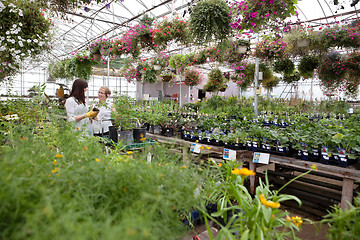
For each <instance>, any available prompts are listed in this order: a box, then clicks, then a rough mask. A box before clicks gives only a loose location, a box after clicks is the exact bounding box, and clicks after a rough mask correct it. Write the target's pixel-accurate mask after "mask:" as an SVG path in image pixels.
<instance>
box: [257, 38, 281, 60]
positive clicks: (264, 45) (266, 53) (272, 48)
mask: <svg viewBox="0 0 360 240" xmlns="http://www.w3.org/2000/svg"><path fill="white" fill-rule="evenodd" d="M285 48H286V43H285V42H284V41H282V40H281V39H278V40H275V41H272V40H270V39H265V40H263V41H260V42H257V43H256V46H255V56H256V57H258V58H260V59H262V60H267V61H273V60H276V59H281V58H282V57H283V56H284V51H285Z"/></svg>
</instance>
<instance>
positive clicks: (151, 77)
mask: <svg viewBox="0 0 360 240" xmlns="http://www.w3.org/2000/svg"><path fill="white" fill-rule="evenodd" d="M141 67H142V69H143V70H142V76H141V80H142V81H143V82H144V83H156V82H157V81H158V79H157V71H156V70H155V69H154V67H153V66H152V65H150V64H148V63H145V64H142V65H141Z"/></svg>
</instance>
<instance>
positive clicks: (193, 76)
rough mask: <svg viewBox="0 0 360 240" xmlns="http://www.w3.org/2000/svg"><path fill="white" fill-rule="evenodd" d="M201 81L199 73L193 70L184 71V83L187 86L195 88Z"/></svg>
mask: <svg viewBox="0 0 360 240" xmlns="http://www.w3.org/2000/svg"><path fill="white" fill-rule="evenodd" d="M201 81H202V78H201V76H200V73H199V72H198V71H196V70H195V69H190V70H185V80H184V83H185V85H187V86H196V85H198V84H199V83H200V82H201Z"/></svg>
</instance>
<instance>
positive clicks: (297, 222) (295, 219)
mask: <svg viewBox="0 0 360 240" xmlns="http://www.w3.org/2000/svg"><path fill="white" fill-rule="evenodd" d="M292 220H293V223H294V224H295V225H296V226H297V227H300V225H301V224H302V223H303V220H302V219H301V217H298V216H296V217H292Z"/></svg>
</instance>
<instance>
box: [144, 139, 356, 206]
mask: <svg viewBox="0 0 360 240" xmlns="http://www.w3.org/2000/svg"><path fill="white" fill-rule="evenodd" d="M147 137H148V138H150V139H154V140H156V141H158V142H163V143H171V144H176V145H180V146H183V147H187V148H186V150H187V151H188V149H189V148H190V146H191V145H192V144H194V142H189V141H185V140H183V139H179V138H172V137H165V136H160V135H155V134H147ZM200 145H202V146H204V149H203V150H201V154H203V155H207V156H211V157H213V156H215V158H216V157H217V159H216V160H217V161H224V160H223V159H222V158H223V154H224V147H223V146H213V145H206V144H200ZM234 151H235V150H234ZM253 154H254V152H253V151H248V150H236V159H237V161H239V162H246V163H247V164H248V165H249V169H250V170H253V171H254V172H256V173H257V174H256V176H250V178H249V180H250V192H251V193H252V194H253V193H255V189H256V185H257V180H258V177H259V176H264V174H263V173H262V171H265V170H268V176H269V178H270V179H274V181H276V182H277V183H278V184H285V181H289V180H291V179H292V178H294V177H295V176H296V175H290V174H287V172H292V173H293V172H297V173H301V172H306V171H308V170H310V169H311V166H312V165H313V164H315V165H316V167H317V170H316V171H312V172H311V174H309V176H313V177H308V178H305V177H304V178H299V179H298V180H299V181H298V182H297V183H294V184H293V186H294V187H295V188H298V189H305V190H306V191H308V192H312V194H315V195H319V199H318V201H320V202H321V201H324V200H322V199H335V202H336V201H338V202H339V203H340V207H341V208H343V209H344V208H346V207H347V205H348V202H350V203H351V202H352V199H353V196H354V188H356V187H357V185H356V184H355V183H354V181H360V170H357V169H350V168H344V167H338V166H333V165H326V164H322V163H319V162H311V161H304V160H300V159H296V158H291V157H285V156H279V155H275V154H270V157H269V164H267V165H265V164H260V163H254V162H253ZM279 169H281V170H284V169H285V170H284V172H282V171H279ZM335 182H337V183H335ZM290 185H291V184H290ZM290 185H289V186H290ZM309 185H313V186H315V188H311V187H309ZM336 192H339V193H340V194H338V196H337V195H336ZM301 195H306V194H304V193H303V194H301ZM320 195H322V196H320ZM309 198H310V199H311V200H314V196H309ZM314 201H315V200H314ZM330 202H331V201H329V203H330Z"/></svg>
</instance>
